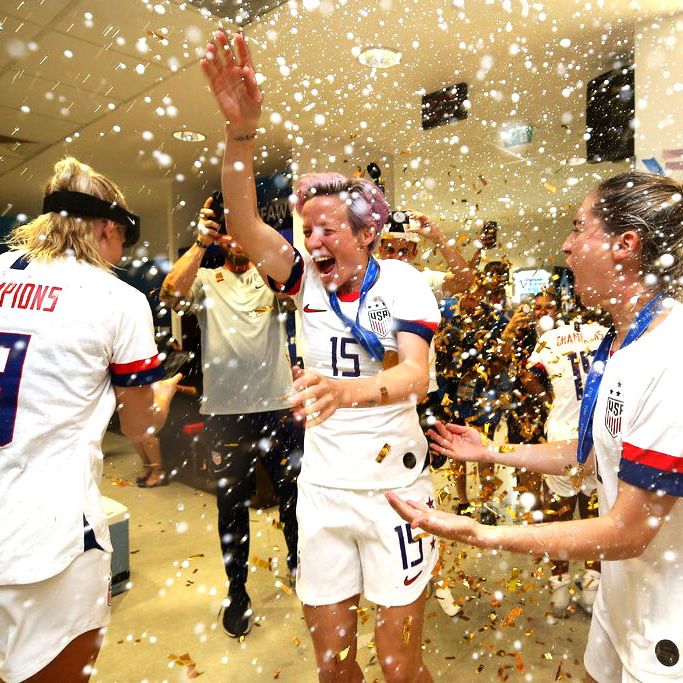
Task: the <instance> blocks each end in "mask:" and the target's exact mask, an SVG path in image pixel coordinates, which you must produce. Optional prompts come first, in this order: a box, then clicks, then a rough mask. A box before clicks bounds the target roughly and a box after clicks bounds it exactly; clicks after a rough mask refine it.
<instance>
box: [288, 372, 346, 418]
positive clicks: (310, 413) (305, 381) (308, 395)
mask: <svg viewBox="0 0 683 683" xmlns="http://www.w3.org/2000/svg"><path fill="white" fill-rule="evenodd" d="M292 375H293V377H294V384H293V385H292V388H293V390H294V394H293V395H292V397H291V400H292V404H293V406H292V408H293V412H294V417H295V418H296V419H298V420H303V421H304V422H305V425H306V427H315V425H319V424H320V423H321V422H324V421H325V420H327V418H328V417H330V416H331V415H332V414H333V413H334V412H335V411H336V410H337V408H338V407H339V400H340V391H339V384H338V382H335V381H334V380H333V379H329V378H327V377H325V376H324V375H319V374H318V373H317V372H312V371H311V370H302V369H301V368H300V367H298V366H297V365H295V366H293V367H292Z"/></svg>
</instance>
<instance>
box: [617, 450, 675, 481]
mask: <svg viewBox="0 0 683 683" xmlns="http://www.w3.org/2000/svg"><path fill="white" fill-rule="evenodd" d="M621 455H622V457H623V458H624V459H625V460H628V461H629V462H635V463H638V464H639V465H647V466H648V467H654V468H655V469H658V470H662V471H664V472H674V473H676V474H683V458H678V457H676V456H675V455H667V454H666V453H659V452H658V451H651V450H648V449H646V448H638V447H637V446H632V445H631V444H630V443H624V445H623V448H622V452H621Z"/></svg>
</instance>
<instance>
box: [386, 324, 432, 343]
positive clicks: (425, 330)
mask: <svg viewBox="0 0 683 683" xmlns="http://www.w3.org/2000/svg"><path fill="white" fill-rule="evenodd" d="M438 325H439V323H436V322H431V321H429V320H401V319H400V318H398V319H397V320H396V332H410V333H412V334H416V335H417V336H418V337H422V339H424V340H425V341H426V342H427V344H430V343H431V341H432V337H433V336H434V332H436V328H437V327H438Z"/></svg>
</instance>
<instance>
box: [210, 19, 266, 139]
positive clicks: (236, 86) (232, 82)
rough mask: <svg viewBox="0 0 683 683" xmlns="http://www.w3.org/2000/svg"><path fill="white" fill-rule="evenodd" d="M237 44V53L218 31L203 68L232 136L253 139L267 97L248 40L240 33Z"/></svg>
mask: <svg viewBox="0 0 683 683" xmlns="http://www.w3.org/2000/svg"><path fill="white" fill-rule="evenodd" d="M233 43H234V46H235V48H234V53H233V49H232V48H231V47H230V43H229V41H228V38H227V37H226V35H225V33H223V31H216V32H215V33H214V40H213V41H212V42H210V43H209V44H208V45H207V46H206V56H205V57H204V59H202V60H201V66H202V71H203V72H204V75H205V76H206V78H207V80H208V81H209V85H210V87H211V92H212V93H213V96H214V98H215V100H216V104H218V108H219V109H220V110H221V113H222V114H223V116H224V117H225V120H226V122H227V124H228V126H229V127H230V133H231V135H232V136H233V137H240V136H251V135H252V134H253V133H254V132H255V130H256V128H257V126H258V120H259V117H260V115H261V104H262V102H263V97H262V94H261V90H260V88H259V87H258V84H257V83H256V73H255V72H254V67H253V65H252V63H251V56H250V55H249V48H248V47H247V43H246V40H245V38H244V36H243V35H242V34H240V33H236V34H235V35H234V38H233Z"/></svg>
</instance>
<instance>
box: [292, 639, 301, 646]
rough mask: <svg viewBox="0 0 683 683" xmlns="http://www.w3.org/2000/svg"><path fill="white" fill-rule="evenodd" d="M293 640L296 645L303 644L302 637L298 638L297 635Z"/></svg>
mask: <svg viewBox="0 0 683 683" xmlns="http://www.w3.org/2000/svg"><path fill="white" fill-rule="evenodd" d="M292 642H293V643H294V645H296V647H299V645H301V638H297V637H296V636H294V638H292Z"/></svg>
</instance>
